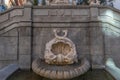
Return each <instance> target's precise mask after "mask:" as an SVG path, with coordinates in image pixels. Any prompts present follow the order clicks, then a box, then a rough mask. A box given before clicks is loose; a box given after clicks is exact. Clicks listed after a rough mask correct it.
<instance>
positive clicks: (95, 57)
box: [90, 6, 104, 68]
mask: <svg viewBox="0 0 120 80" xmlns="http://www.w3.org/2000/svg"><path fill="white" fill-rule="evenodd" d="M98 12H99V11H98V7H97V6H91V8H90V16H91V18H90V54H91V63H92V68H104V41H103V37H104V36H103V32H102V26H100V23H99V22H98V16H99V13H98Z"/></svg>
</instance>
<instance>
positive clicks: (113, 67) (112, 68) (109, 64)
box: [106, 58, 120, 80]
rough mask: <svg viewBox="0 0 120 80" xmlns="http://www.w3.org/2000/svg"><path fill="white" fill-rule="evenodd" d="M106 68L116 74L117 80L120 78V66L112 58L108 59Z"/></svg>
mask: <svg viewBox="0 0 120 80" xmlns="http://www.w3.org/2000/svg"><path fill="white" fill-rule="evenodd" d="M106 70H107V71H108V72H109V73H110V74H112V75H113V76H114V78H115V79H116V80H120V68H118V67H117V66H116V65H115V63H114V61H113V59H112V58H108V59H107V60H106Z"/></svg>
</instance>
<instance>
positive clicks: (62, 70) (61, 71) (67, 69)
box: [32, 58, 90, 79]
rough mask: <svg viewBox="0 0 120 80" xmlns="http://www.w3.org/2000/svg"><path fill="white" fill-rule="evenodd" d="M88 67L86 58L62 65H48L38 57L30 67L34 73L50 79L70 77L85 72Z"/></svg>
mask: <svg viewBox="0 0 120 80" xmlns="http://www.w3.org/2000/svg"><path fill="white" fill-rule="evenodd" d="M89 68H90V64H89V62H88V61H87V60H86V59H82V60H78V63H74V64H70V65H64V66H58V65H49V64H47V63H46V62H45V61H44V60H41V59H40V58H38V59H36V60H34V62H33V63H32V69H33V71H34V72H35V73H36V74H38V75H40V76H43V77H46V78H50V79H71V78H74V77H77V76H79V75H81V74H83V73H85V72H87V71H88V69H89Z"/></svg>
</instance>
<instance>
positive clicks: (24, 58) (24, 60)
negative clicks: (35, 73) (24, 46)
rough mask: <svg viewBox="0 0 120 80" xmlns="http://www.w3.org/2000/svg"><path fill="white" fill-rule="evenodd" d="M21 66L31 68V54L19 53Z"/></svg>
mask: <svg viewBox="0 0 120 80" xmlns="http://www.w3.org/2000/svg"><path fill="white" fill-rule="evenodd" d="M19 66H20V68H22V69H30V68H31V55H30V54H29V55H19Z"/></svg>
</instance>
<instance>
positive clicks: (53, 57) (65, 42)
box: [44, 30, 77, 65]
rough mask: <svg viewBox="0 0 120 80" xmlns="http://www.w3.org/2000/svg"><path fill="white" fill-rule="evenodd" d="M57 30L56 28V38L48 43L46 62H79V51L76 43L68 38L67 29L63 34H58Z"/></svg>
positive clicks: (64, 63)
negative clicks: (77, 51)
mask: <svg viewBox="0 0 120 80" xmlns="http://www.w3.org/2000/svg"><path fill="white" fill-rule="evenodd" d="M57 32H58V31H57V30H54V33H55V38H54V39H52V40H51V41H49V42H48V43H47V44H46V49H45V55H44V58H45V62H46V63H48V64H57V65H66V64H73V63H74V62H77V53H76V47H75V44H74V43H73V42H72V41H71V40H70V39H68V38H67V37H66V36H67V30H63V32H64V33H65V34H64V35H63V36H59V35H57Z"/></svg>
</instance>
